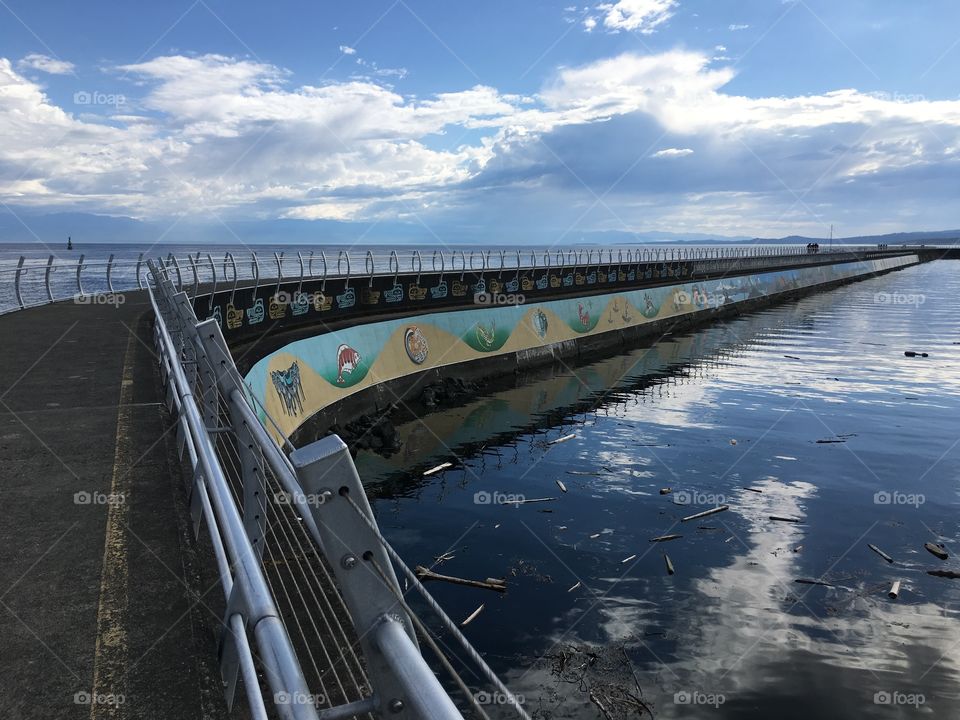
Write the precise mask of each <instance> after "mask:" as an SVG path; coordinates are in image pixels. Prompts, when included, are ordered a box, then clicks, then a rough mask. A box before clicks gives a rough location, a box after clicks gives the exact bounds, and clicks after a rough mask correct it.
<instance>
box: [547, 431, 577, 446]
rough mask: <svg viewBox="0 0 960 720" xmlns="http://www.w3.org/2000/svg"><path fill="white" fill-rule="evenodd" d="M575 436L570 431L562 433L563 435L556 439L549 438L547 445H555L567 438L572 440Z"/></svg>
mask: <svg viewBox="0 0 960 720" xmlns="http://www.w3.org/2000/svg"><path fill="white" fill-rule="evenodd" d="M575 437H576V435H574V434H573V433H570V434H569V435H564V436H563V437H561V438H557V439H556V440H551V441H550V442H548V443H547V445H556V444H557V443H562V442H566V441H567V440H573V439H574V438H575Z"/></svg>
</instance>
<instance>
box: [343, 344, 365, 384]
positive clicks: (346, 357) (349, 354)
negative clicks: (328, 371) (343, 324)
mask: <svg viewBox="0 0 960 720" xmlns="http://www.w3.org/2000/svg"><path fill="white" fill-rule="evenodd" d="M362 359H363V358H362V357H360V353H358V352H357V351H356V350H354V349H353V348H352V347H350V346H349V345H347V344H345V343H344V344H341V345H340V347H338V348H337V383H339V384H340V385H343V384H344V383H345V382H346V381H345V380H344V379H343V374H344V373H346V374H347V375H350V374H351V373H352V372H353V371H354V370H356V369H357V365H359V364H360V361H361V360H362Z"/></svg>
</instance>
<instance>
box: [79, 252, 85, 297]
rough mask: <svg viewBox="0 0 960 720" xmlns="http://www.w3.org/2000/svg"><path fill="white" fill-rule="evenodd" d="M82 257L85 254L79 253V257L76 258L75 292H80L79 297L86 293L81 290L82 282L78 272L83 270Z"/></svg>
mask: <svg viewBox="0 0 960 720" xmlns="http://www.w3.org/2000/svg"><path fill="white" fill-rule="evenodd" d="M84 257H86V256H85V255H81V256H80V259H79V260H77V292H78V293H79V294H80V297H83V296H84V295H86V293H85V292H84V291H83V282H82V281H81V280H80V273H81V272H83V268H84V267H85V265H84V264H83V258H84Z"/></svg>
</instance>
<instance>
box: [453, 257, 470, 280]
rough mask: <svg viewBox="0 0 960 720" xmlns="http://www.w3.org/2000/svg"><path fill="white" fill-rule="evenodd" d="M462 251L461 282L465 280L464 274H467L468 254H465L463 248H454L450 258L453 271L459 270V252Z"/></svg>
mask: <svg viewBox="0 0 960 720" xmlns="http://www.w3.org/2000/svg"><path fill="white" fill-rule="evenodd" d="M458 252H459V253H460V282H463V278H464V276H465V275H466V274H467V256H466V255H464V253H463V250H454V251H453V256H452V257H451V258H450V269H451V271H452V272H456V271H457V253H458Z"/></svg>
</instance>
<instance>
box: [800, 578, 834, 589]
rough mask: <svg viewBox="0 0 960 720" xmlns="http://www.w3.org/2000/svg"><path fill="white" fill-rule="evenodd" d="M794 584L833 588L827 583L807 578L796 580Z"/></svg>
mask: <svg viewBox="0 0 960 720" xmlns="http://www.w3.org/2000/svg"><path fill="white" fill-rule="evenodd" d="M794 582H798V583H801V584H803V585H822V586H823V587H829V588H832V587H833V585H831V584H830V583H828V582H824V581H823V580H810V579H809V578H797V579H796V580H794Z"/></svg>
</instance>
